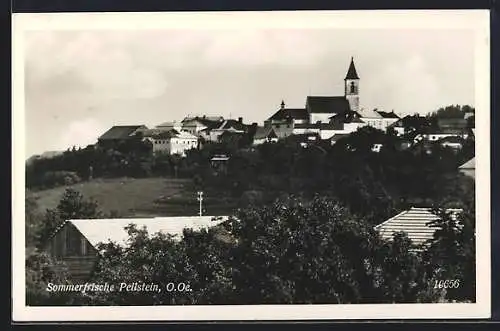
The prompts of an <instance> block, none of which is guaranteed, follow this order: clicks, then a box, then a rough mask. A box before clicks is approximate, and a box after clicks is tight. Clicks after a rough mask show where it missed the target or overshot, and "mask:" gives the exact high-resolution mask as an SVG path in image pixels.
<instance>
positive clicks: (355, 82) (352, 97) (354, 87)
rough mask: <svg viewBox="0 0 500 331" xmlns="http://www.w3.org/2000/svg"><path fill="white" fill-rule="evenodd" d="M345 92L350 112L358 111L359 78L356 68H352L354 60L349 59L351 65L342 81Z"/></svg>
mask: <svg viewBox="0 0 500 331" xmlns="http://www.w3.org/2000/svg"><path fill="white" fill-rule="evenodd" d="M344 84H345V92H344V95H345V97H346V99H347V101H349V106H351V110H352V111H359V76H358V73H357V72H356V67H355V66H354V58H352V57H351V64H350V65H349V70H347V75H346V76H345V79H344Z"/></svg>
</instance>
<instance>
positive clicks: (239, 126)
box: [217, 119, 247, 131]
mask: <svg viewBox="0 0 500 331" xmlns="http://www.w3.org/2000/svg"><path fill="white" fill-rule="evenodd" d="M217 129H218V130H229V131H230V130H231V129H232V130H234V131H245V130H246V129H247V126H246V125H245V124H243V123H241V122H240V121H237V120H231V119H230V120H225V121H224V122H222V124H221V125H220V126H219V127H217Z"/></svg>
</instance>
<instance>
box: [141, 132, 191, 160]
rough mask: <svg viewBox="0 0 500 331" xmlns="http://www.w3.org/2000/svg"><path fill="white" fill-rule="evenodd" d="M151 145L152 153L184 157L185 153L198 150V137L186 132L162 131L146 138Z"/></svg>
mask: <svg viewBox="0 0 500 331" xmlns="http://www.w3.org/2000/svg"><path fill="white" fill-rule="evenodd" d="M145 139H148V140H149V141H151V144H152V145H153V153H155V154H158V153H167V154H170V155H174V154H177V155H181V156H185V155H186V151H188V150H190V149H193V148H198V137H196V136H194V135H192V134H191V133H189V132H186V131H180V132H179V131H176V130H170V131H163V132H159V133H156V134H153V135H151V136H150V137H147V138H145Z"/></svg>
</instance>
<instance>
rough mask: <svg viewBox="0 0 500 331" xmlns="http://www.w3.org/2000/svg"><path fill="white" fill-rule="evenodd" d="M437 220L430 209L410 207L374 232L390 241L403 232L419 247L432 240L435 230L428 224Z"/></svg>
mask: <svg viewBox="0 0 500 331" xmlns="http://www.w3.org/2000/svg"><path fill="white" fill-rule="evenodd" d="M447 211H449V212H460V210H459V209H448V210H447ZM437 219H439V217H438V216H437V215H436V214H433V213H432V212H431V208H416V207H412V208H410V209H409V210H406V211H403V212H401V213H399V214H398V215H396V216H394V217H392V218H390V219H388V220H387V221H385V222H383V223H381V224H379V225H377V226H376V227H375V230H377V231H378V232H379V234H380V236H381V237H382V238H383V239H386V240H391V239H392V235H393V234H394V233H396V232H400V231H401V232H405V233H406V234H407V235H408V238H410V239H411V240H412V242H413V243H414V244H416V245H421V244H424V243H425V242H426V241H427V240H429V239H432V237H433V235H434V232H435V231H436V228H432V227H430V226H429V225H428V224H429V222H431V221H434V220H437Z"/></svg>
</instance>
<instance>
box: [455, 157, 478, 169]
mask: <svg viewBox="0 0 500 331" xmlns="http://www.w3.org/2000/svg"><path fill="white" fill-rule="evenodd" d="M459 169H476V158H475V157H473V158H472V159H470V160H469V161H467V162H465V163H464V164H462V165H461V166H460V167H459Z"/></svg>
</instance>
